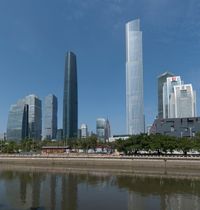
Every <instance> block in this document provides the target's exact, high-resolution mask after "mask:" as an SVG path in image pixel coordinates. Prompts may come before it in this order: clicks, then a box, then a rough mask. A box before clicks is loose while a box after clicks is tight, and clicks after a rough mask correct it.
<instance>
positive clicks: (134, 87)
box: [126, 19, 144, 135]
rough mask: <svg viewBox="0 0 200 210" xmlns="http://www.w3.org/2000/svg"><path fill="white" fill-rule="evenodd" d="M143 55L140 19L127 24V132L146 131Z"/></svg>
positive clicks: (130, 133)
mask: <svg viewBox="0 0 200 210" xmlns="http://www.w3.org/2000/svg"><path fill="white" fill-rule="evenodd" d="M142 57H143V55H142V31H140V20H139V19H137V20H133V21H130V22H128V23H127V24H126V125H127V133H128V134H129V135H135V134H140V133H144V101H143V58H142Z"/></svg>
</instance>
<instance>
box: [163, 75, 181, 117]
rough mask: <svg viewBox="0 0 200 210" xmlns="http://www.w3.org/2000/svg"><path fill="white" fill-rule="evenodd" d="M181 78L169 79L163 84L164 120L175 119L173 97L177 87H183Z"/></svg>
mask: <svg viewBox="0 0 200 210" xmlns="http://www.w3.org/2000/svg"><path fill="white" fill-rule="evenodd" d="M181 84H183V81H181V77H180V76H173V77H167V78H166V82H165V83H164V84H163V118H174V116H175V113H174V111H175V108H174V107H175V105H174V102H173V98H172V97H171V95H172V93H173V92H174V86H175V85H181Z"/></svg>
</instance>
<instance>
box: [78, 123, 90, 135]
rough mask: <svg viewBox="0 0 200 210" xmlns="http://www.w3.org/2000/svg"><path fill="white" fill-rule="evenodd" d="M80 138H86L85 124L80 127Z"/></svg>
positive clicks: (86, 129) (86, 128)
mask: <svg viewBox="0 0 200 210" xmlns="http://www.w3.org/2000/svg"><path fill="white" fill-rule="evenodd" d="M80 136H81V138H87V137H88V127H87V125H86V124H82V125H81V135H80Z"/></svg>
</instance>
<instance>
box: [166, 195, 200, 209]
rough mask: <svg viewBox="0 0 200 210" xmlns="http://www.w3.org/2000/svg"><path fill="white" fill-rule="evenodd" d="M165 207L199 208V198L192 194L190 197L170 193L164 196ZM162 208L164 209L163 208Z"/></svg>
mask: <svg viewBox="0 0 200 210" xmlns="http://www.w3.org/2000/svg"><path fill="white" fill-rule="evenodd" d="M165 202H166V209H167V210H168V209H169V210H171V209H176V210H189V209H192V210H199V209H200V198H199V196H197V195H193V196H192V199H191V197H190V196H187V195H180V194H172V195H169V196H166V199H165ZM163 210H164V209H163Z"/></svg>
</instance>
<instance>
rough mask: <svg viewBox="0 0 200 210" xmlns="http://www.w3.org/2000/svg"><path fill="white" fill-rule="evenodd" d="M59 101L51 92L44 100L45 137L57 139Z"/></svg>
mask: <svg viewBox="0 0 200 210" xmlns="http://www.w3.org/2000/svg"><path fill="white" fill-rule="evenodd" d="M57 112H58V102H57V98H56V96H55V95H53V94H49V95H48V96H46V98H45V102H44V131H43V138H44V139H49V140H51V139H56V133H57Z"/></svg>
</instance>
